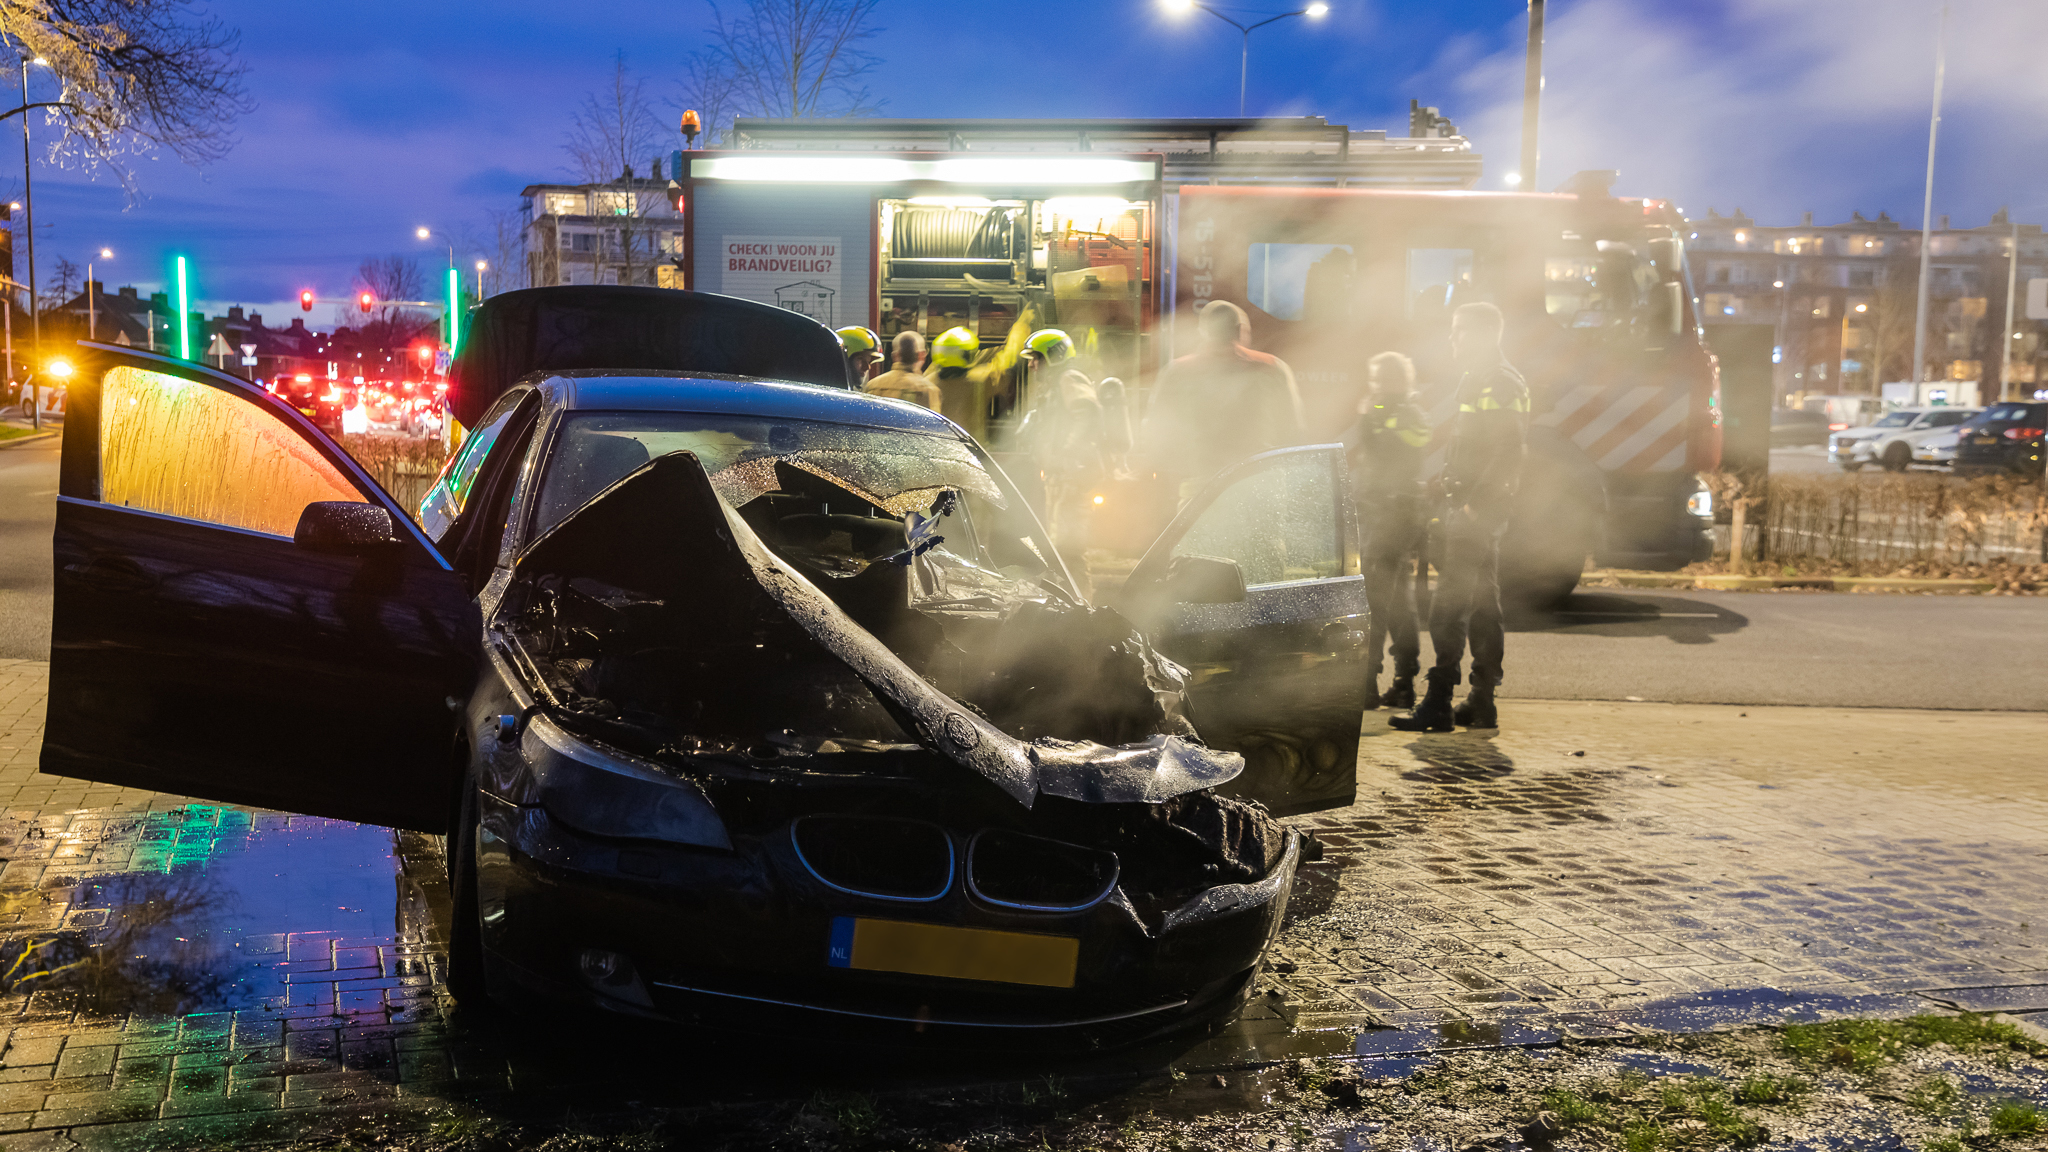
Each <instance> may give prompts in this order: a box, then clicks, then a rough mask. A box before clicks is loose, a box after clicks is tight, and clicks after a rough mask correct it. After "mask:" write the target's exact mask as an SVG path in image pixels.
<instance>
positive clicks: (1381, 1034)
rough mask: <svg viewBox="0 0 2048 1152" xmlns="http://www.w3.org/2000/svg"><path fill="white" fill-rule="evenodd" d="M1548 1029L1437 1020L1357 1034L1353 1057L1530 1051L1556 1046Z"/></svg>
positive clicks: (1496, 1022)
mask: <svg viewBox="0 0 2048 1152" xmlns="http://www.w3.org/2000/svg"><path fill="white" fill-rule="evenodd" d="M1557 1039H1558V1034H1557V1032H1556V1031H1554V1030H1552V1029H1549V1028H1532V1027H1529V1026H1528V1025H1526V1024H1520V1023H1517V1022H1515V1021H1513V1020H1459V1019H1451V1020H1441V1021H1438V1022H1437V1023H1436V1024H1435V1025H1433V1026H1431V1025H1417V1024H1411V1025H1408V1026H1406V1027H1402V1028H1387V1029H1381V1030H1379V1031H1374V1032H1361V1033H1359V1036H1358V1042H1357V1044H1356V1045H1354V1046H1353V1049H1352V1051H1353V1054H1355V1055H1357V1056H1360V1057H1364V1058H1368V1059H1370V1058H1373V1057H1383V1056H1393V1055H1399V1054H1402V1053H1410V1052H1445V1051H1450V1050H1453V1049H1458V1048H1533V1047H1537V1046H1541V1045H1549V1044H1555V1043H1557Z"/></svg>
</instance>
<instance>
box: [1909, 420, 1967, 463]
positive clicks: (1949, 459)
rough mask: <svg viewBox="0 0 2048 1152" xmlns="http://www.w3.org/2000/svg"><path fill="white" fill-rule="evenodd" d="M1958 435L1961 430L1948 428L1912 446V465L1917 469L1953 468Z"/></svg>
mask: <svg viewBox="0 0 2048 1152" xmlns="http://www.w3.org/2000/svg"><path fill="white" fill-rule="evenodd" d="M1960 434H1961V429H1958V428H1950V429H1949V430H1948V431H1946V432H1936V433H1935V434H1934V435H1932V436H1929V437H1927V438H1926V439H1925V440H1922V441H1920V442H1919V443H1918V444H1915V445H1913V465H1914V466H1915V467H1918V468H1944V469H1945V468H1953V467H1955V463H1956V442H1957V440H1958V439H1959V437H1960Z"/></svg>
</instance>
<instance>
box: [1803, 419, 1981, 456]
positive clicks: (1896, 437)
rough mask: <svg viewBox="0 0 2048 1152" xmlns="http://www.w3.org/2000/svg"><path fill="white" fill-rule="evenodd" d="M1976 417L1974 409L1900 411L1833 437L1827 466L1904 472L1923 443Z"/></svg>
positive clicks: (1829, 444) (1829, 439) (1829, 446)
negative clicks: (1916, 448)
mask: <svg viewBox="0 0 2048 1152" xmlns="http://www.w3.org/2000/svg"><path fill="white" fill-rule="evenodd" d="M1976 414H1977V409H1975V408H1901V409H1899V410H1898V411H1896V412H1892V413H1888V414H1887V415H1885V416H1884V417H1883V418H1882V419H1880V420H1878V421H1877V422H1876V423H1873V424H1870V425H1868V426H1866V427H1862V428H1849V429H1845V430H1844V431H1841V432H1837V433H1835V434H1834V435H1833V436H1830V437H1829V438H1828V462H1829V463H1831V464H1839V465H1841V467H1842V470H1843V471H1844V472H1854V471H1856V470H1858V469H1860V468H1862V467H1863V466H1864V465H1866V464H1876V465H1879V466H1880V467H1882V468H1884V470H1885V471H1887V472H1903V471H1905V470H1906V468H1907V467H1908V466H1910V465H1911V464H1912V463H1913V449H1914V447H1915V446H1916V445H1918V444H1919V443H1920V442H1921V441H1922V440H1925V439H1927V438H1928V437H1930V436H1933V435H1936V434H1938V433H1941V432H1945V431H1948V430H1951V429H1954V428H1955V427H1956V426H1957V425H1959V424H1961V423H1962V422H1963V421H1965V420H1968V419H1969V418H1970V417H1972V416H1975V415H1976Z"/></svg>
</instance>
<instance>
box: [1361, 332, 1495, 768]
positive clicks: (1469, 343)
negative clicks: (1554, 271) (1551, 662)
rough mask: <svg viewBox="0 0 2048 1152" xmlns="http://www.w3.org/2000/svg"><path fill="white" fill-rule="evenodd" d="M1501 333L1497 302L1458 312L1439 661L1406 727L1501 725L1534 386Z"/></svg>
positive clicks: (1435, 604)
mask: <svg viewBox="0 0 2048 1152" xmlns="http://www.w3.org/2000/svg"><path fill="white" fill-rule="evenodd" d="M1501 330H1502V320H1501V314H1500V309H1498V308H1496V307H1494V306H1493V305H1491V304H1485V303H1479V304H1466V305H1464V306H1463V307H1461V308H1459V309H1458V310H1457V311H1456V312H1455V313H1453V314H1452V316H1451V355H1452V357H1453V359H1455V360H1456V362H1457V365H1458V367H1459V368H1460V369H1462V370H1463V375H1462V376H1461V377H1460V378H1459V380H1458V415H1457V420H1456V424H1455V425H1454V427H1453V431H1452V436H1451V443H1450V450H1449V453H1448V454H1447V458H1446V460H1445V463H1444V475H1443V480H1442V485H1443V492H1444V496H1445V503H1446V504H1447V506H1448V507H1447V508H1446V511H1445V513H1444V518H1443V537H1444V555H1443V562H1442V564H1441V565H1440V566H1439V567H1438V570H1437V571H1438V580H1437V588H1436V593H1435V596H1434V598H1433V599H1432V600H1431V602H1430V610H1429V640H1430V646H1431V647H1432V648H1434V649H1435V650H1436V665H1435V667H1433V668H1431V669H1430V670H1429V689H1428V691H1427V692H1426V693H1425V694H1424V695H1423V698H1422V701H1421V703H1419V704H1417V705H1416V706H1415V709H1414V711H1412V712H1409V713H1407V714H1406V715H1402V716H1395V717H1393V718H1391V719H1390V720H1389V721H1388V722H1389V723H1391V724H1392V725H1393V726H1394V727H1396V728H1399V729H1402V730H1403V731H1408V732H1448V731H1450V730H1451V728H1452V727H1453V726H1455V725H1457V724H1464V725H1466V726H1468V727H1472V728H1497V727H1499V726H1500V724H1499V720H1498V718H1497V715H1496V712H1495V708H1494V700H1493V693H1494V689H1495V688H1496V687H1498V686H1499V684H1500V679H1501V650H1502V645H1503V636H1502V631H1501V610H1500V538H1501V534H1502V533H1503V532H1505V531H1506V530H1507V523H1508V506H1509V504H1510V502H1511V501H1512V500H1513V498H1514V494H1515V488H1516V486H1517V485H1518V484H1519V483H1520V480H1521V474H1522V458H1523V455H1524V453H1525V452H1526V450H1527V445H1528V436H1529V386H1528V384H1527V383H1525V382H1524V381H1523V379H1522V374H1521V373H1519V372H1517V371H1515V369H1514V367H1513V366H1512V365H1510V364H1509V363H1508V362H1507V357H1506V356H1505V355H1504V354H1503V353H1502V352H1501V346H1500V341H1501ZM1468 638H1469V639H1470V641H1471V644H1472V688H1471V691H1470V692H1469V693H1468V694H1467V695H1466V697H1465V700H1464V702H1463V703H1461V704H1459V705H1458V706H1457V707H1456V709H1455V710H1454V709H1453V708H1452V706H1451V695H1452V689H1454V688H1456V687H1457V684H1458V666H1459V664H1460V662H1461V661H1462V660H1463V659H1464V655H1465V643H1466V641H1467V639H1468Z"/></svg>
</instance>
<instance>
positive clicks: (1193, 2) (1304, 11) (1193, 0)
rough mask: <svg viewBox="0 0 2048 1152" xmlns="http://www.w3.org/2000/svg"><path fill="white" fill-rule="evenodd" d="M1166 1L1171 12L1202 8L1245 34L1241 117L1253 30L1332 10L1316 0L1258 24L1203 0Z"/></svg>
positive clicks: (1239, 74) (1239, 92) (1315, 17)
mask: <svg viewBox="0 0 2048 1152" xmlns="http://www.w3.org/2000/svg"><path fill="white" fill-rule="evenodd" d="M1165 3H1166V10H1167V11H1169V12H1176V13H1179V12H1192V11H1194V10H1195V9H1197V8H1200V9H1201V10H1202V11H1204V12H1207V13H1208V14H1209V15H1211V16H1214V17H1215V18H1217V19H1218V20H1221V21H1223V22H1224V23H1225V24H1228V25H1230V26H1231V27H1232V28H1235V29H1237V30H1238V31H1239V32H1241V33H1243V34H1244V48H1243V51H1241V52H1240V53H1239V54H1238V58H1237V114H1238V116H1239V117H1240V118H1242V117H1243V116H1244V88H1245V78H1246V77H1247V76H1248V75H1249V74H1250V72H1251V60H1252V32H1253V31H1254V30H1256V29H1259V28H1264V27H1265V26H1266V25H1268V24H1272V23H1275V22H1276V21H1280V20H1285V19H1287V18H1288V17H1290V16H1306V17H1308V18H1309V19H1311V20H1319V19H1321V18H1322V17H1324V16H1327V15H1329V12H1330V6H1329V5H1328V4H1325V3H1323V2H1322V0H1315V2H1314V3H1312V4H1310V5H1309V6H1308V7H1306V8H1297V9H1295V10H1294V11H1292V12H1282V13H1280V14H1279V15H1277V16H1269V17H1267V18H1266V19H1264V20H1261V21H1259V22H1258V23H1256V24H1244V23H1240V22H1239V21H1237V20H1235V19H1233V18H1231V17H1229V16H1225V15H1224V14H1223V13H1222V12H1219V11H1217V10H1216V9H1215V8H1212V7H1210V6H1209V5H1207V4H1204V3H1202V0H1165Z"/></svg>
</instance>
